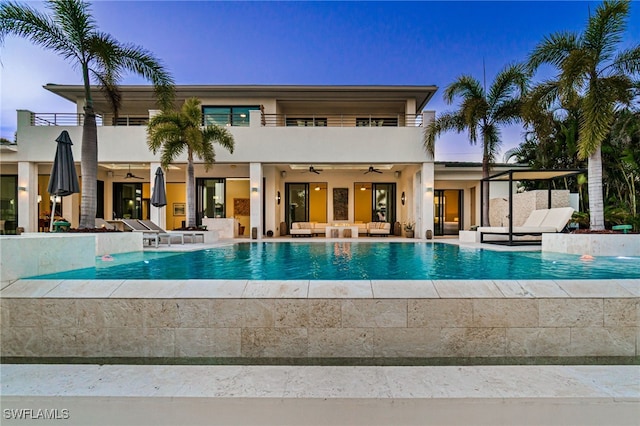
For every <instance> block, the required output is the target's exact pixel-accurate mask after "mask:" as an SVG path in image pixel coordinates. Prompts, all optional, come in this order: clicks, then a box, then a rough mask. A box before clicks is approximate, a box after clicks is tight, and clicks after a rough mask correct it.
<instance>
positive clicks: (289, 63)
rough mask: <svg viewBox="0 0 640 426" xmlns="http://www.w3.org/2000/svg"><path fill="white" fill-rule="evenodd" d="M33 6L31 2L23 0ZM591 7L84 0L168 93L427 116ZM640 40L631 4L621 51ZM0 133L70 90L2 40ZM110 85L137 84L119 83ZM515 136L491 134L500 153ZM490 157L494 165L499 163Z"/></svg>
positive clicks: (465, 156)
mask: <svg viewBox="0 0 640 426" xmlns="http://www.w3.org/2000/svg"><path fill="white" fill-rule="evenodd" d="M29 4H30V5H33V6H36V7H42V3H41V2H29ZM598 4H599V2H584V1H570V2H525V1H509V2H507V1H501V2H483V1H471V2H457V1H447V2H435V1H422V2H340V1H334V2H217V1H199V2H177V1H135V2H127V1H95V2H93V5H92V10H93V14H94V17H95V18H96V20H97V22H98V26H99V29H100V30H102V31H104V32H107V33H110V34H111V35H112V36H114V37H115V38H116V39H117V40H119V41H120V42H123V43H124V42H130V43H134V44H137V45H140V46H142V47H144V48H146V49H148V50H150V51H151V52H153V53H154V54H155V55H156V56H157V57H159V58H160V59H161V60H162V61H163V63H164V65H165V66H166V67H167V69H168V70H169V71H170V72H171V73H172V75H173V76H174V78H175V81H176V83H177V84H301V85H305V84H309V85H324V84H330V85H436V86H438V87H439V90H438V92H437V93H436V95H435V97H434V99H433V100H432V101H431V102H430V103H429V104H428V105H427V108H426V109H428V110H435V111H436V113H441V112H443V111H446V110H451V109H453V108H455V106H456V105H452V106H449V105H446V104H445V102H444V101H443V99H442V93H443V91H444V88H445V87H446V86H447V85H448V84H450V83H451V82H452V81H453V80H454V79H455V78H456V77H458V76H460V75H462V74H471V75H472V76H474V77H476V78H478V79H479V80H480V81H482V74H483V59H484V61H485V64H486V81H487V84H490V83H491V82H492V80H493V78H494V76H495V75H496V74H497V73H498V72H499V71H500V70H501V69H502V68H503V67H505V66H506V65H507V64H509V63H513V62H518V61H523V60H524V59H525V58H526V56H527V54H528V53H530V52H531V50H532V49H533V48H534V47H535V45H536V44H537V43H538V42H539V41H541V40H542V38H543V37H544V36H545V35H549V34H551V33H553V32H558V31H564V30H567V31H581V30H582V29H583V28H584V27H585V23H586V20H587V18H588V15H589V12H590V11H591V13H593V11H594V10H595V9H596V7H597V6H598ZM639 42H640V2H637V1H634V2H632V4H631V15H630V19H629V21H628V28H627V32H626V39H625V41H624V43H625V46H627V47H628V46H630V45H631V44H637V43H639ZM0 58H1V61H2V64H1V65H2V68H1V77H0V82H1V87H0V90H1V96H2V98H1V100H2V104H1V107H2V109H1V135H2V137H5V138H7V139H10V140H13V138H14V132H15V129H16V112H15V111H16V110H17V109H27V110H30V111H33V112H42V113H44V112H47V113H49V112H74V111H75V108H74V106H73V105H72V104H71V103H69V102H68V101H65V100H63V99H62V98H59V97H57V96H56V95H53V94H51V93H49V92H47V91H46V90H44V89H43V88H42V86H43V85H44V84H47V83H56V84H81V83H82V79H81V76H80V72H79V70H77V69H74V68H73V67H72V66H71V65H70V64H68V63H66V62H65V61H64V59H62V58H60V57H58V56H56V55H55V54H53V53H51V52H48V51H45V50H43V49H42V48H40V47H36V46H33V45H32V44H31V43H30V42H28V41H26V40H23V39H18V38H16V37H13V36H12V37H9V38H7V39H6V40H5V43H4V46H3V47H2V50H1V54H0ZM121 83H122V84H144V83H145V81H144V80H141V79H139V78H135V77H133V76H131V75H128V76H126V77H125V79H124V80H123V81H122V82H121ZM521 139H522V129H521V128H520V127H512V128H509V129H505V130H504V131H503V138H502V140H503V150H506V149H509V148H511V147H514V146H517V145H518V144H519V142H520V141H521ZM436 160H448V161H480V160H481V154H480V149H479V148H478V147H471V146H470V145H469V142H468V139H467V137H466V134H462V135H457V134H455V133H451V134H446V135H444V136H443V137H442V138H440V139H439V140H438V142H437V145H436ZM499 160H501V158H500V159H499Z"/></svg>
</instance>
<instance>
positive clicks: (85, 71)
mask: <svg viewBox="0 0 640 426" xmlns="http://www.w3.org/2000/svg"><path fill="white" fill-rule="evenodd" d="M82 76H83V85H84V98H85V106H84V121H83V124H82V150H81V157H80V174H81V175H82V190H81V191H82V193H81V199H82V201H81V202H80V228H95V227H96V208H97V199H98V197H97V190H98V184H97V179H98V129H97V127H96V114H95V111H94V110H93V98H92V97H91V80H90V78H89V67H88V66H87V64H86V61H83V63H82Z"/></svg>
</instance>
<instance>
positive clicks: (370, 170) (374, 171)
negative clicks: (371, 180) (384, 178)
mask: <svg viewBox="0 0 640 426" xmlns="http://www.w3.org/2000/svg"><path fill="white" fill-rule="evenodd" d="M367 173H382V172H381V171H380V170H378V169H376V168H375V167H373V166H369V170H367V171H366V172H364V174H365V175H366V174H367Z"/></svg>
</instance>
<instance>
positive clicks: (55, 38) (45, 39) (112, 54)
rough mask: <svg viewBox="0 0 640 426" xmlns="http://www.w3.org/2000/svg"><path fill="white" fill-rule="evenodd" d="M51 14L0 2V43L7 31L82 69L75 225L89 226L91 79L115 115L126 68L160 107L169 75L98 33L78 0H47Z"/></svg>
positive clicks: (93, 186) (93, 198)
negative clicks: (144, 82) (145, 83)
mask: <svg viewBox="0 0 640 426" xmlns="http://www.w3.org/2000/svg"><path fill="white" fill-rule="evenodd" d="M46 6H47V8H48V9H49V10H50V11H51V15H50V16H49V15H47V14H45V13H42V12H40V11H38V10H36V9H34V8H32V7H30V6H28V5H23V4H19V3H15V2H7V3H2V4H0V43H2V42H3V41H4V38H5V37H6V36H8V35H15V36H18V37H23V38H26V39H29V40H30V41H32V42H33V43H34V44H36V45H39V46H42V47H43V48H45V49H47V50H51V51H53V52H55V53H57V54H59V55H60V56H62V57H63V58H64V59H65V60H67V61H69V62H71V63H72V65H73V66H74V67H77V68H79V69H80V71H81V72H82V81H83V84H84V102H85V104H84V122H83V129H82V154H81V174H82V204H81V214H80V228H93V227H95V217H96V207H97V172H98V133H97V128H96V116H95V111H94V105H93V96H92V87H91V84H92V80H93V81H95V82H96V83H97V84H98V85H99V86H100V88H101V90H102V91H103V92H104V93H105V94H106V96H107V99H108V101H109V103H110V104H111V106H112V108H113V111H114V114H115V115H116V116H117V112H118V108H119V104H120V94H119V91H118V87H117V83H118V81H119V79H120V77H121V75H122V74H123V73H124V72H126V71H130V72H133V73H136V74H138V75H141V76H142V77H144V78H146V79H148V80H150V81H151V82H152V83H153V84H154V86H155V90H156V96H157V98H158V101H159V104H160V107H161V108H167V107H170V106H171V104H172V103H173V93H174V89H173V79H172V77H171V76H170V75H169V73H168V72H167V71H165V70H164V68H163V67H162V65H161V64H160V62H159V61H158V60H157V59H156V58H155V57H154V56H153V55H152V54H151V53H150V52H148V51H146V50H144V49H143V48H141V47H138V46H135V45H132V44H120V43H119V42H118V41H116V40H115V39H114V38H113V37H111V36H110V35H109V34H105V33H102V32H100V31H98V27H97V25H96V21H95V19H94V18H93V16H92V15H91V10H90V7H89V4H88V3H85V2H84V1H82V0H50V1H48V2H47V4H46Z"/></svg>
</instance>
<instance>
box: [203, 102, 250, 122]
mask: <svg viewBox="0 0 640 426" xmlns="http://www.w3.org/2000/svg"><path fill="white" fill-rule="evenodd" d="M255 110H258V111H259V110H260V107H259V106H205V107H202V114H203V117H204V124H205V126H208V125H211V124H215V125H218V126H236V127H249V111H255Z"/></svg>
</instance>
